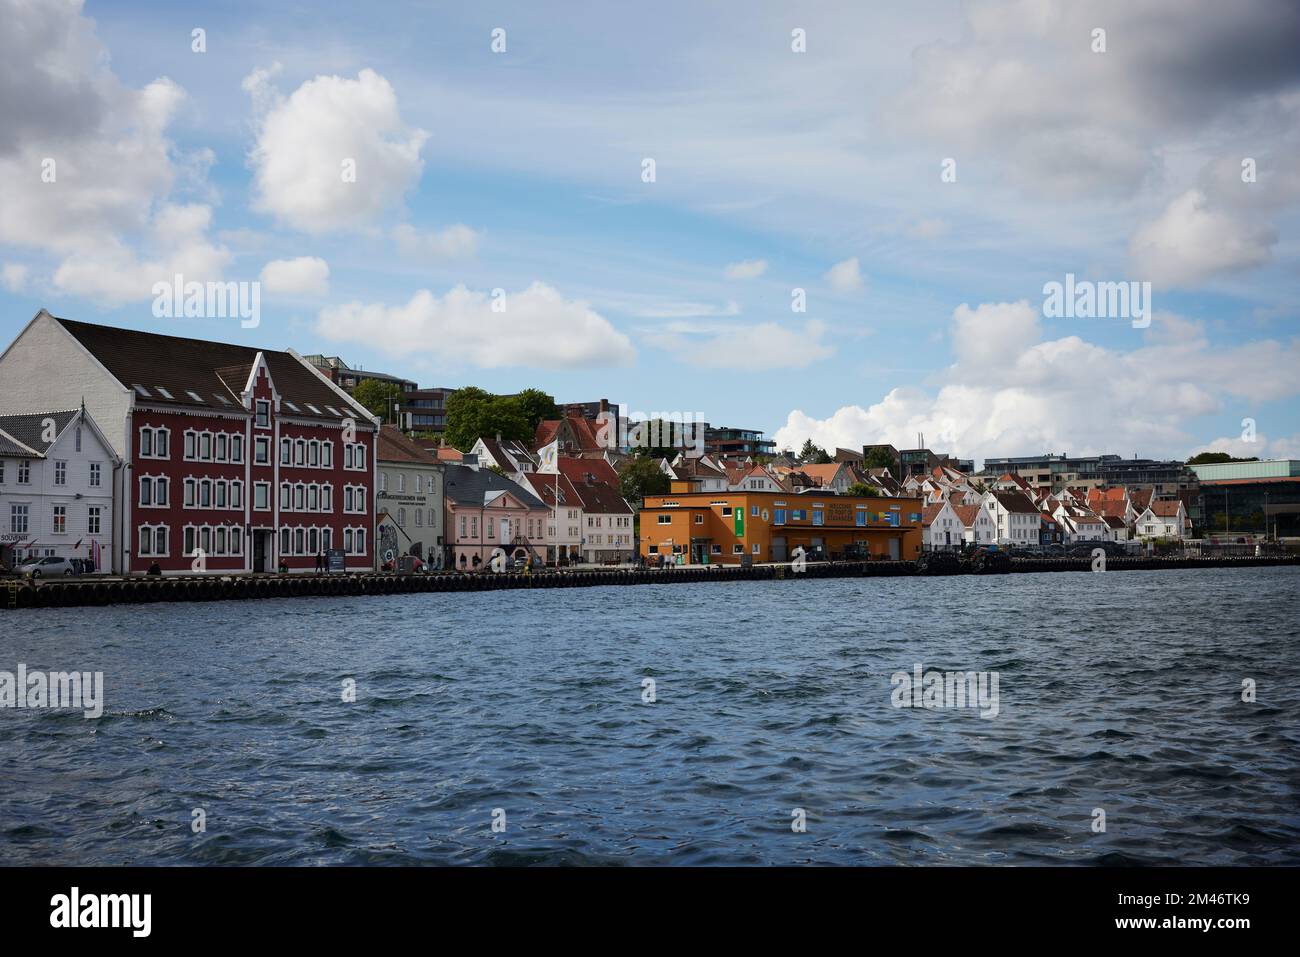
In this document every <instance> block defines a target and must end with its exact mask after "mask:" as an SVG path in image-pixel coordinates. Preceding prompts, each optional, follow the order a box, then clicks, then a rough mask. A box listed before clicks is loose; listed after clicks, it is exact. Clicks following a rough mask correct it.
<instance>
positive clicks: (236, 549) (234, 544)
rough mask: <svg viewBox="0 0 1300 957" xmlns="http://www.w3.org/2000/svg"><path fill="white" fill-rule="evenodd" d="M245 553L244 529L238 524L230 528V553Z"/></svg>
mask: <svg viewBox="0 0 1300 957" xmlns="http://www.w3.org/2000/svg"><path fill="white" fill-rule="evenodd" d="M243 553H244V540H243V530H242V529H240V527H239V526H238V525H235V526H233V527H231V529H230V554H232V555H242V554H243Z"/></svg>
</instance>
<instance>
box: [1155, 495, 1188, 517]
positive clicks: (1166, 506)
mask: <svg viewBox="0 0 1300 957" xmlns="http://www.w3.org/2000/svg"><path fill="white" fill-rule="evenodd" d="M1182 505H1183V503H1182V502H1181V501H1179V500H1178V499H1173V500H1163V499H1162V500H1158V501H1155V502H1152V503H1151V505H1150V506H1149V507H1150V509H1151V512H1152V514H1153V515H1157V516H1159V517H1160V518H1177V517H1178V510H1179V509H1180V508H1182Z"/></svg>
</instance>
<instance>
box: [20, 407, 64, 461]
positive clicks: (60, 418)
mask: <svg viewBox="0 0 1300 957" xmlns="http://www.w3.org/2000/svg"><path fill="white" fill-rule="evenodd" d="M80 411H81V410H80V409H71V410H67V409H65V410H63V411H61V412H28V413H24V414H22V415H0V453H3V454H4V455H11V456H13V457H15V458H27V457H31V456H35V457H38V458H43V457H44V456H45V453H46V452H47V451H48V450H49V448H50V446H51V445H53V444H54V441H53V439H51V441H49V442H47V441H45V438H44V436H45V420H46V419H53V420H54V436H53V438H54V439H57V438H58V437H59V436H60V435H62V434H63V430H64V429H66V428H67V427H68V423H69V422H71V421H72V420H73V419H75V418H76V417H77V413H78V412H80Z"/></svg>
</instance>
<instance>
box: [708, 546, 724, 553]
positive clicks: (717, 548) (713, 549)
mask: <svg viewBox="0 0 1300 957" xmlns="http://www.w3.org/2000/svg"><path fill="white" fill-rule="evenodd" d="M709 554H710V555H721V554H722V546H721V545H710V546H709Z"/></svg>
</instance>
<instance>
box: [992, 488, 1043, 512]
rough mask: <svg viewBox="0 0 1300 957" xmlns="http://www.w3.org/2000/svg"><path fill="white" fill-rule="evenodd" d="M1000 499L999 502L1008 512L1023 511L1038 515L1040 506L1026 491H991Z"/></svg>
mask: <svg viewBox="0 0 1300 957" xmlns="http://www.w3.org/2000/svg"><path fill="white" fill-rule="evenodd" d="M989 494H990V495H992V496H993V497H994V498H996V499H997V500H998V504H999V505H1001V506H1002V507H1003V508H1005V509H1006V510H1007V511H1008V512H1022V513H1025V514H1030V515H1038V514H1039V511H1038V506H1037V505H1035V504H1034V502H1033V500H1032V499H1031V498H1030V497H1029V496H1028V495H1026V494H1025V493H1024V492H990V493H989Z"/></svg>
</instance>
